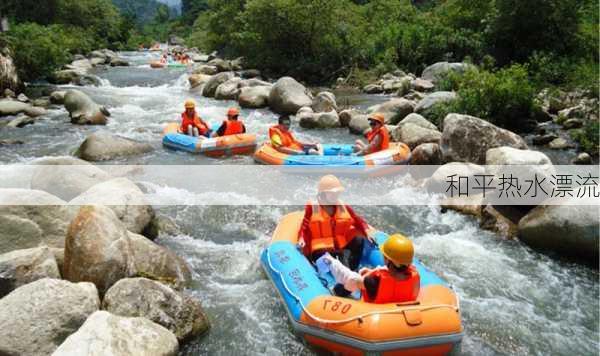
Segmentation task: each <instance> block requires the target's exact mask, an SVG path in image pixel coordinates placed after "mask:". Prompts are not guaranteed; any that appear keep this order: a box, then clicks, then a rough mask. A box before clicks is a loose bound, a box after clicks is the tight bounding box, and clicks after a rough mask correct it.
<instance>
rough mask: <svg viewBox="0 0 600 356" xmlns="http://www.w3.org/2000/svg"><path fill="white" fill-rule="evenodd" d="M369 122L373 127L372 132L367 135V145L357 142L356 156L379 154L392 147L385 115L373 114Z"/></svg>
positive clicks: (355, 147)
mask: <svg viewBox="0 0 600 356" xmlns="http://www.w3.org/2000/svg"><path fill="white" fill-rule="evenodd" d="M368 120H369V126H371V130H370V131H369V132H367V134H366V135H365V136H366V138H367V141H368V142H367V143H366V144H365V143H364V142H363V141H361V140H356V145H355V146H354V154H355V155H357V156H364V155H367V154H370V153H375V152H379V151H381V150H385V149H387V148H389V147H390V133H389V131H388V129H387V128H386V127H385V118H384V116H383V114H381V113H374V114H371V115H370V116H369V119H368Z"/></svg>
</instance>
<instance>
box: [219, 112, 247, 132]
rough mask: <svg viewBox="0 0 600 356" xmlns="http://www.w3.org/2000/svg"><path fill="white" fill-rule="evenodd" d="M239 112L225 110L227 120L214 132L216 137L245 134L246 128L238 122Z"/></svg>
mask: <svg viewBox="0 0 600 356" xmlns="http://www.w3.org/2000/svg"><path fill="white" fill-rule="evenodd" d="M239 116H240V111H239V110H238V109H236V108H229V110H227V120H225V121H223V123H222V124H221V126H220V127H219V128H218V129H217V132H215V137H216V136H227V135H237V134H242V133H246V126H244V123H243V122H242V121H241V120H239Z"/></svg>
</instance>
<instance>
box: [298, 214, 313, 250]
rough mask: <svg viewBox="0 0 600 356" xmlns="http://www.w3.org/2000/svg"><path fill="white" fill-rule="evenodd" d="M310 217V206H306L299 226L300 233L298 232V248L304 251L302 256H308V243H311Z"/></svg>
mask: <svg viewBox="0 0 600 356" xmlns="http://www.w3.org/2000/svg"><path fill="white" fill-rule="evenodd" d="M311 217H312V205H310V204H306V206H305V207H304V218H303V219H302V225H301V226H300V231H298V246H300V247H301V248H302V249H303V250H304V251H303V252H304V254H305V255H307V256H308V253H309V252H310V251H309V248H310V241H311V237H312V236H311V233H310V218H311Z"/></svg>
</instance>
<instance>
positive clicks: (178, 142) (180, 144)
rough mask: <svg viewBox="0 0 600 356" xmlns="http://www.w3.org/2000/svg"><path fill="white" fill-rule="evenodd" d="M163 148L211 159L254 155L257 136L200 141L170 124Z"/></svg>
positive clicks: (165, 133)
mask: <svg viewBox="0 0 600 356" xmlns="http://www.w3.org/2000/svg"><path fill="white" fill-rule="evenodd" d="M162 143H163V146H165V147H169V148H172V149H176V150H180V151H187V152H191V153H202V154H204V155H206V156H209V157H220V156H231V155H243V154H252V153H253V152H254V150H256V135H254V134H247V133H246V134H238V135H228V136H220V137H212V138H206V139H204V140H203V139H200V138H198V137H193V136H188V135H184V134H182V133H181V132H179V124H177V123H175V122H173V123H170V124H168V125H167V126H166V127H165V129H164V131H163V139H162Z"/></svg>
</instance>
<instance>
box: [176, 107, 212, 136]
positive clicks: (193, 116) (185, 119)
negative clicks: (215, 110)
mask: <svg viewBox="0 0 600 356" xmlns="http://www.w3.org/2000/svg"><path fill="white" fill-rule="evenodd" d="M184 107H185V111H184V112H183V113H182V114H181V126H180V127H179V131H180V132H181V133H183V134H186V135H190V136H194V137H198V138H206V137H208V136H209V135H210V129H209V126H208V124H207V123H206V122H204V121H203V120H202V119H201V118H200V116H198V113H197V112H196V102H195V101H194V100H193V99H187V100H186V101H185V104H184Z"/></svg>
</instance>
